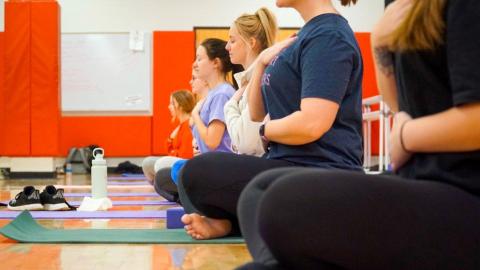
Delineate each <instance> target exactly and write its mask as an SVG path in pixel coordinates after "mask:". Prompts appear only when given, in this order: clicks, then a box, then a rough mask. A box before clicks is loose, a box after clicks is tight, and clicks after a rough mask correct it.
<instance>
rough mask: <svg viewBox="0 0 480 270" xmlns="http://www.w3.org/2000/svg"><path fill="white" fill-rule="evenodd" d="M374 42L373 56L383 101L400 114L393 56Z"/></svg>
mask: <svg viewBox="0 0 480 270" xmlns="http://www.w3.org/2000/svg"><path fill="white" fill-rule="evenodd" d="M374 44H375V43H374V41H373V40H372V50H373V56H374V58H375V75H376V77H377V87H378V90H379V92H380V95H382V98H383V101H385V102H386V103H387V105H388V106H389V107H390V109H391V110H392V111H393V112H398V100H397V85H396V83H395V74H394V72H393V71H394V70H393V56H392V53H391V52H390V51H388V49H387V48H386V47H376V45H374Z"/></svg>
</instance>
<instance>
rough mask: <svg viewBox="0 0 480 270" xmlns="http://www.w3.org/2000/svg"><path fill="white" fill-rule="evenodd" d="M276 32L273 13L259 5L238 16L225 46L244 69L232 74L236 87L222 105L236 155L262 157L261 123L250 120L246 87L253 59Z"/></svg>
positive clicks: (234, 60)
mask: <svg viewBox="0 0 480 270" xmlns="http://www.w3.org/2000/svg"><path fill="white" fill-rule="evenodd" d="M276 34H277V23H276V19H275V16H274V15H273V13H272V12H271V11H270V10H268V9H267V8H260V9H259V10H258V11H257V12H255V14H243V15H241V16H240V17H238V18H237V19H236V20H235V21H234V23H233V24H232V26H231V27H230V30H229V40H228V43H227V47H226V48H227V50H228V52H229V54H230V60H231V62H232V63H234V64H240V65H242V66H243V68H244V69H245V71H242V72H239V73H237V74H235V75H234V77H235V81H236V82H237V84H238V90H237V92H236V93H235V94H234V95H233V97H232V98H231V99H230V100H229V101H228V102H227V103H226V104H225V107H224V113H225V122H226V126H227V130H228V133H229V135H230V138H231V140H232V150H233V151H234V152H235V153H237V154H247V155H254V156H262V155H263V154H264V153H265V150H264V147H263V144H262V140H261V138H260V135H259V132H258V130H259V128H260V126H261V124H262V123H258V122H253V121H252V120H251V119H250V112H249V108H248V104H247V92H246V91H245V88H246V86H247V84H248V82H249V81H250V78H251V76H252V71H253V69H254V66H255V59H256V58H257V56H258V55H259V54H260V52H261V51H263V50H264V49H266V48H268V47H270V46H271V45H273V43H274V42H275V37H276Z"/></svg>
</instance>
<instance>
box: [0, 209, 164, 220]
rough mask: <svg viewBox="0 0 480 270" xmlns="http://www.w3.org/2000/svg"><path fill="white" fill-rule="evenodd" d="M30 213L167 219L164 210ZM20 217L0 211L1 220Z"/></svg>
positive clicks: (38, 214) (41, 216) (36, 213)
mask: <svg viewBox="0 0 480 270" xmlns="http://www.w3.org/2000/svg"><path fill="white" fill-rule="evenodd" d="M24 212H25V211H24ZM24 212H22V213H24ZM30 213H31V216H33V217H34V218H37V219H141V218H166V217H167V213H166V211H163V210H152V211H96V212H86V211H32V212H30ZM19 215H20V212H19V211H0V219H14V218H16V217H17V216H19ZM29 215H30V214H29Z"/></svg>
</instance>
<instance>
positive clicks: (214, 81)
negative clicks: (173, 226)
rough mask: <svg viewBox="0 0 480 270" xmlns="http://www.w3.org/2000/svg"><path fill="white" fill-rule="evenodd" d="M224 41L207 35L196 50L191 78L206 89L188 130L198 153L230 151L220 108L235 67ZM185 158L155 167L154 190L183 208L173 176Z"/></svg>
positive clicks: (229, 94) (229, 91) (229, 93)
mask: <svg viewBox="0 0 480 270" xmlns="http://www.w3.org/2000/svg"><path fill="white" fill-rule="evenodd" d="M226 45H227V42H226V41H223V40H221V39H215V38H210V39H206V40H204V41H203V42H202V43H201V44H200V46H198V49H197V55H196V59H195V62H194V63H193V73H194V74H195V76H194V77H195V79H198V80H202V81H204V82H206V84H207V86H208V88H209V90H208V94H207V95H206V97H204V98H202V99H200V100H199V101H198V103H197V105H196V106H195V108H194V109H193V111H192V116H191V122H190V123H191V124H192V133H193V137H194V139H195V143H196V146H197V147H198V150H199V152H200V154H203V153H207V152H229V153H231V152H232V150H231V140H230V136H229V135H228V132H227V129H226V126H225V116H224V113H223V107H224V105H225V103H227V101H228V100H230V98H231V97H232V96H233V94H234V93H235V89H234V88H233V87H232V86H231V85H230V84H229V83H228V82H227V80H226V78H227V74H228V72H230V71H232V70H233V69H234V68H236V65H233V64H232V63H231V62H230V57H229V54H228V51H227V50H226V49H225V46H226ZM185 162H186V160H184V159H180V158H179V159H178V160H177V161H174V160H172V158H171V157H170V158H169V160H168V162H167V163H168V165H170V164H173V166H172V167H170V166H167V167H165V168H162V169H160V170H158V172H157V173H156V175H155V190H156V191H157V192H158V193H159V194H160V195H162V196H164V197H165V198H166V199H167V200H169V201H175V202H179V203H182V204H183V206H184V207H185V208H186V209H193V208H192V207H191V206H190V203H188V202H186V197H185V199H184V201H183V202H180V200H179V195H178V189H177V186H176V179H177V177H176V176H177V174H178V171H179V170H180V169H181V168H182V167H183V165H184V164H185Z"/></svg>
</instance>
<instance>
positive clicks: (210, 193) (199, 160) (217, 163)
mask: <svg viewBox="0 0 480 270" xmlns="http://www.w3.org/2000/svg"><path fill="white" fill-rule="evenodd" d="M287 166H295V165H294V164H293V163H290V162H288V161H282V160H269V159H265V158H260V157H255V156H248V155H237V154H231V153H222V152H210V153H205V154H201V155H199V156H197V157H195V158H193V159H191V160H189V161H188V162H187V163H186V164H185V166H184V167H183V169H182V170H181V171H180V175H179V181H178V182H179V183H178V189H179V194H180V200H181V201H184V200H189V201H190V202H191V204H192V205H193V207H195V209H197V210H198V212H199V213H201V214H202V215H205V216H207V217H210V218H215V219H228V220H230V221H231V222H232V234H238V233H239V230H238V218H237V202H238V198H239V197H240V193H241V192H242V190H243V189H244V188H245V186H246V185H247V184H248V183H249V182H250V181H251V180H252V179H253V177H255V176H256V175H257V174H259V173H261V172H263V171H266V170H269V169H273V168H279V167H287ZM185 196H187V197H188V198H185ZM185 210H186V211H188V209H185Z"/></svg>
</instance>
